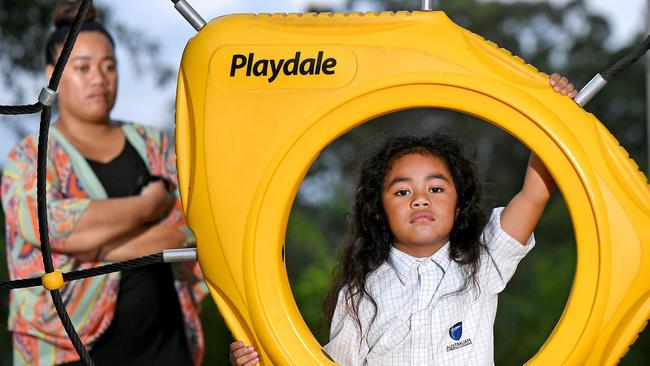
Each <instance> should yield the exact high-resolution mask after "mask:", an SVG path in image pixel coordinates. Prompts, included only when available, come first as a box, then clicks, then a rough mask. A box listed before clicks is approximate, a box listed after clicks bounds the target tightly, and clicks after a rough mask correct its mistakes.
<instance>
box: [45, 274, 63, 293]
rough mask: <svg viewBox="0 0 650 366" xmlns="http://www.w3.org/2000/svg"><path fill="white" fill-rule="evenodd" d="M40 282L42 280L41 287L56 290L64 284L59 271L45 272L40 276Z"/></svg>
mask: <svg viewBox="0 0 650 366" xmlns="http://www.w3.org/2000/svg"><path fill="white" fill-rule="evenodd" d="M41 282H43V287H45V288H46V289H47V290H49V291H54V290H58V289H60V288H61V287H63V284H64V281H63V273H62V272H61V271H54V272H50V273H46V274H44V275H43V277H41Z"/></svg>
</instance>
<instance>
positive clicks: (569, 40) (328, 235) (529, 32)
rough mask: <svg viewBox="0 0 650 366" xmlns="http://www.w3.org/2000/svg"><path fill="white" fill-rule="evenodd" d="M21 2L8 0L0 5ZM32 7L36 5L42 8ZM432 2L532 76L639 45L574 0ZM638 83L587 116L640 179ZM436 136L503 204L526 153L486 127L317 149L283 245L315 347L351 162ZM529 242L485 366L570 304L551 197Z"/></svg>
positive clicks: (387, 127) (559, 216) (559, 215)
mask: <svg viewBox="0 0 650 366" xmlns="http://www.w3.org/2000/svg"><path fill="white" fill-rule="evenodd" d="M26 3H28V2H20V1H9V2H7V4H4V3H3V7H5V5H7V6H9V5H12V6H19V5H20V6H25V4H26ZM35 3H38V4H39V5H38V6H39V7H43V4H42V3H43V2H42V1H37V2H35ZM359 3H360V2H359V1H355V0H349V1H348V4H347V7H348V8H349V9H355V7H356V6H358V5H359ZM366 3H367V2H366ZM438 3H439V4H440V6H441V7H442V9H444V10H445V11H446V12H447V14H448V15H449V16H450V18H451V19H452V20H454V21H455V22H456V23H458V24H460V25H462V26H464V27H466V28H468V29H470V30H472V31H473V32H475V33H477V34H480V35H482V36H484V37H485V38H486V39H489V40H492V41H494V42H495V43H497V44H499V45H500V46H502V47H505V48H507V49H509V50H510V51H512V52H513V53H514V54H517V55H520V56H521V57H522V58H524V59H525V60H526V61H527V62H529V63H531V64H533V65H535V66H537V67H538V68H539V69H540V70H543V71H545V72H549V73H550V72H552V71H558V72H561V73H563V74H564V75H567V76H568V77H569V78H570V79H571V80H572V81H573V82H574V83H575V84H576V85H584V84H585V83H586V82H587V81H588V80H589V79H590V78H591V77H592V76H593V75H594V74H596V73H597V72H600V71H602V70H604V68H606V67H607V66H609V65H611V64H612V63H613V62H615V61H616V60H618V59H619V58H621V57H622V56H623V55H625V54H626V53H628V52H629V51H630V50H631V49H632V48H633V47H634V46H635V45H636V44H637V43H638V42H639V41H640V37H639V39H637V40H635V41H634V42H631V43H630V44H629V45H626V46H624V47H621V48H619V49H613V50H612V49H609V48H607V47H606V46H605V45H606V42H605V41H606V38H607V36H608V34H609V26H608V24H607V23H606V21H605V20H604V19H603V18H602V17H600V16H598V15H595V14H593V13H591V12H590V11H589V10H588V9H587V8H586V7H585V3H584V1H583V0H573V1H568V2H567V3H566V4H564V5H552V4H550V3H548V2H517V3H502V2H488V1H477V0H441V1H438ZM373 4H374V5H373V6H374V8H375V9H377V10H386V9H390V10H404V9H413V10H414V9H417V8H419V6H420V1H413V0H408V1H407V0H404V1H400V0H392V1H375V2H374V3H373ZM39 9H40V8H39ZM34 11H41V10H34ZM7 13H8V14H10V13H9V12H7ZM1 14H3V13H2V10H0V15H1ZM39 14H40V13H39ZM41 18H42V17H41ZM39 19H40V18H39ZM1 21H2V17H0V22H1ZM6 26H7V25H6V24H2V23H0V29H2V30H3V32H0V43H2V44H3V45H5V44H8V43H7V42H9V44H19V43H17V42H19V41H14V40H13V39H10V40H9V41H7V38H6V36H5V33H6V32H4V31H5V28H3V27H6ZM11 34H12V37H17V36H19V35H20V34H19V32H12V33H11ZM11 42H14V43H11ZM40 48H41V46H40V45H39V46H38V47H36V48H34V50H32V51H30V52H32V54H33V53H34V52H36V51H38V53H37V55H38V54H40V51H39V50H40ZM12 55H13V54H12ZM12 57H14V56H12ZM15 57H16V59H17V60H22V59H23V58H24V57H25V56H23V55H22V53H16V56H15ZM639 80H644V68H643V65H641V64H640V63H637V64H636V65H634V66H632V67H631V68H630V69H628V70H627V71H625V72H623V73H622V74H620V75H619V76H618V77H617V78H616V79H614V80H612V81H611V82H610V83H609V85H608V86H607V88H605V89H604V90H603V92H601V93H600V94H599V95H598V96H597V97H596V98H595V99H594V100H593V101H592V102H591V103H590V104H589V105H588V107H587V109H588V110H589V111H590V112H592V113H594V114H595V115H596V116H597V117H598V118H599V119H600V120H601V121H603V123H604V124H605V125H606V126H607V127H608V128H609V129H610V131H611V132H612V133H613V134H614V136H616V137H617V139H618V140H619V141H620V142H621V144H622V145H623V146H624V147H625V148H626V149H627V151H628V152H629V153H630V156H631V157H632V158H633V159H634V160H636V162H637V163H638V165H639V166H640V167H641V169H644V170H645V172H646V175H647V172H648V162H647V161H646V155H645V145H644V144H645V143H646V141H647V136H646V132H645V128H644V121H645V118H646V117H645V113H646V108H647V105H646V103H645V95H644V93H643V91H642V90H643V88H642V86H641V83H640V82H639ZM438 128H443V129H448V130H451V131H452V132H453V133H455V134H457V135H459V136H460V137H461V139H462V140H463V141H464V142H465V145H466V147H467V148H468V150H470V151H473V154H474V156H475V157H476V159H477V161H478V164H479V168H480V171H481V175H482V177H483V179H484V181H485V191H486V199H485V203H486V207H494V206H497V205H504V204H506V203H507V202H508V200H509V199H510V198H511V197H512V196H513V195H514V194H515V192H517V190H518V189H519V187H520V185H521V182H522V178H523V173H524V168H525V166H526V160H527V158H528V153H529V152H528V150H527V149H526V147H525V146H524V145H522V144H521V143H520V142H519V141H517V140H516V139H514V138H513V137H512V136H510V135H508V134H507V133H505V132H503V131H501V130H500V129H498V128H496V127H494V126H492V125H491V124H489V123H486V122H484V121H480V120H477V119H476V118H473V117H470V116H466V115H463V114H460V113H456V112H451V111H444V110H435V109H423V108H415V109H409V110H405V111H399V112H396V113H391V114H388V115H385V116H381V117H378V118H376V119H375V120H373V121H370V122H367V123H365V124H363V125H361V126H360V127H358V128H355V129H353V130H352V131H350V132H349V133H347V134H345V135H344V136H342V137H341V138H339V139H337V140H336V141H335V142H333V143H332V144H331V145H330V146H328V147H327V148H326V149H324V150H323V152H322V153H321V155H320V156H319V158H318V159H317V160H316V161H315V162H314V164H313V165H312V167H311V169H310V171H309V172H308V174H307V176H306V177H305V180H304V182H303V185H302V186H301V188H300V190H299V192H298V195H297V197H296V199H295V202H294V206H293V209H292V212H291V216H290V218H289V223H288V227H287V239H286V263H287V272H288V275H289V278H290V282H291V287H292V291H293V294H294V297H295V300H296V304H297V305H298V307H299V309H300V311H301V313H302V316H303V318H304V319H305V322H306V323H307V325H308V326H309V327H310V329H311V330H312V332H313V333H314V336H315V337H316V338H317V339H318V340H319V341H320V342H321V343H322V344H325V343H326V342H327V324H322V322H321V306H322V302H323V299H324V296H325V293H326V291H327V289H328V287H329V281H330V275H331V271H332V268H333V266H334V263H335V260H336V253H337V252H338V250H339V248H340V245H341V243H342V242H343V240H344V236H345V227H346V221H347V219H346V211H347V208H348V203H349V202H350V198H351V195H352V184H353V182H354V179H351V177H354V172H355V168H356V165H357V163H358V161H359V160H360V157H361V156H363V155H364V154H366V153H367V152H368V151H370V150H371V149H372V147H373V146H375V145H376V144H377V143H378V142H379V141H381V140H382V139H383V138H384V137H386V136H389V135H397V134H419V133H426V132H429V131H431V130H433V129H438ZM3 237H4V235H3ZM536 238H537V247H536V248H535V250H533V251H532V252H531V253H530V254H529V255H528V256H527V258H525V259H524V261H522V263H521V264H520V265H519V269H518V271H517V273H516V275H515V277H514V278H513V279H512V280H511V282H510V283H509V285H508V287H507V288H506V290H505V292H504V293H503V294H502V295H501V296H500V301H499V302H500V304H499V311H498V313H497V319H496V324H495V328H494V333H495V364H496V365H521V364H523V363H525V362H526V361H527V360H528V359H530V358H531V357H532V356H533V355H534V354H535V353H536V352H537V350H538V349H539V348H540V347H541V346H542V345H543V344H544V341H545V340H546V338H547V337H548V335H549V334H550V333H551V331H552V330H553V328H554V326H555V324H556V323H557V321H558V320H559V318H560V316H561V314H562V311H563V309H564V305H565V304H566V301H567V299H568V297H569V294H570V290H571V285H572V281H573V274H574V271H575V263H576V250H575V238H574V235H573V228H572V226H571V217H570V215H569V212H568V210H567V207H566V205H565V203H564V201H563V199H562V197H561V194H556V195H555V197H554V198H553V199H552V201H551V202H550V204H549V206H548V208H547V210H546V211H545V213H544V216H543V217H542V220H541V222H540V224H539V226H538V228H537V230H536ZM4 256H5V253H4V251H0V280H6V277H7V274H6V261H5V259H4ZM202 306H203V313H202V320H203V324H204V329H205V341H206V345H207V348H206V355H205V362H204V364H206V365H222V364H227V363H228V361H227V360H228V349H227V347H228V344H229V343H230V342H231V340H232V338H231V336H230V334H229V332H228V330H227V329H226V327H225V326H224V323H223V320H222V319H221V317H220V316H219V314H218V312H217V311H216V307H215V305H214V304H213V303H212V301H211V300H210V299H209V298H208V299H206V300H205V301H204V302H203V304H202ZM6 314H7V294H6V293H0V328H1V329H0V364H1V365H6V364H10V352H11V351H10V350H11V345H10V335H9V333H8V332H7V331H6ZM649 333H650V331H648V330H646V331H645V332H643V333H642V334H641V335H640V338H639V339H638V340H637V341H636V343H635V344H634V345H633V346H632V347H631V349H630V351H629V353H628V354H627V355H626V356H625V357H624V358H623V360H622V361H621V365H625V366H631V365H650V334H649Z"/></svg>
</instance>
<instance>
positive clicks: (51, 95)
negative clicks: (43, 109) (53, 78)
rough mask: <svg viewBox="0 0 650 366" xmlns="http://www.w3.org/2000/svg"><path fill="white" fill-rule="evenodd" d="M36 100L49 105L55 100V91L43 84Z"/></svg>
mask: <svg viewBox="0 0 650 366" xmlns="http://www.w3.org/2000/svg"><path fill="white" fill-rule="evenodd" d="M38 101H39V102H40V103H41V104H42V105H45V106H48V107H51V106H52V105H53V104H54V102H55V101H56V91H54V90H52V89H50V88H48V87H47V86H44V87H43V89H41V93H40V94H39V95H38Z"/></svg>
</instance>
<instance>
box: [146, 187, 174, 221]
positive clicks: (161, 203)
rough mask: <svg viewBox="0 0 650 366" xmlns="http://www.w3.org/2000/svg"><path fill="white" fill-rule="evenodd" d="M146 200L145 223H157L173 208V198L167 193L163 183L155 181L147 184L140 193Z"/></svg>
mask: <svg viewBox="0 0 650 366" xmlns="http://www.w3.org/2000/svg"><path fill="white" fill-rule="evenodd" d="M140 196H141V197H142V198H145V199H146V200H147V204H146V205H147V207H148V208H149V209H148V210H145V219H146V221H147V222H157V221H159V220H161V219H162V218H163V217H165V216H166V215H167V214H168V213H169V210H171V209H172V207H173V206H174V197H173V196H172V195H171V194H170V193H169V191H168V190H167V187H165V183H164V182H163V181H162V180H157V181H155V182H151V183H149V184H147V186H146V187H144V188H143V189H142V193H140Z"/></svg>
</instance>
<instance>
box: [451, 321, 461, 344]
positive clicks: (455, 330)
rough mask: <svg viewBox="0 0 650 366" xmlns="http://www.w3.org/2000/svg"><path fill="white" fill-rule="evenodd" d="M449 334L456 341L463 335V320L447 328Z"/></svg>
mask: <svg viewBox="0 0 650 366" xmlns="http://www.w3.org/2000/svg"><path fill="white" fill-rule="evenodd" d="M449 336H450V337H451V339H453V340H455V341H457V340H459V339H460V337H462V336H463V322H458V323H456V324H454V325H452V326H451V328H449Z"/></svg>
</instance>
